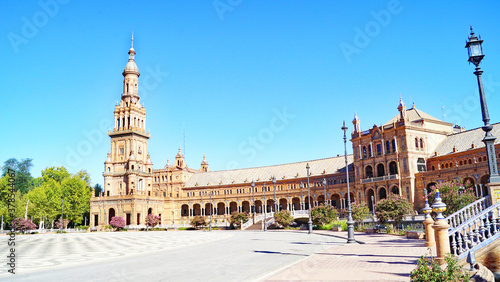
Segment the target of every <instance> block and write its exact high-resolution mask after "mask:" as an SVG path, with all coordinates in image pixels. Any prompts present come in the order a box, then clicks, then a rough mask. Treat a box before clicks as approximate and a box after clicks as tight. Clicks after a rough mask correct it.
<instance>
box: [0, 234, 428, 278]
mask: <svg viewBox="0 0 500 282" xmlns="http://www.w3.org/2000/svg"><path fill="white" fill-rule="evenodd" d="M345 235H346V234H344V233H343V232H339V233H337V232H331V231H315V233H314V234H312V235H310V234H307V231H298V230H297V231H268V232H262V231H212V232H206V231H168V232H100V233H78V234H62V235H60V234H44V235H24V236H16V258H17V260H16V275H12V274H10V273H7V268H6V267H3V268H2V269H1V274H0V279H1V280H4V281H7V280H9V281H12V280H17V281H259V280H330V281H335V280H341V281H344V280H359V281H367V280H392V281H408V280H409V278H408V275H409V272H410V271H411V269H413V268H414V266H415V262H416V259H417V258H418V257H419V256H420V255H421V254H424V253H425V252H426V249H425V248H424V247H423V245H424V242H423V241H422V240H408V239H406V238H401V237H398V236H392V235H366V234H361V233H359V234H358V233H357V234H356V236H357V239H358V240H359V241H360V242H361V241H362V243H364V244H353V245H347V244H345V242H346V240H345V239H344V238H342V237H344V236H345ZM0 251H1V252H4V253H7V244H4V245H3V246H2V247H1V248H0ZM4 260H5V259H4ZM4 265H5V264H4ZM349 272H350V274H349V275H348V273H349Z"/></svg>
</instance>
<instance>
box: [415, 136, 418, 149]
mask: <svg viewBox="0 0 500 282" xmlns="http://www.w3.org/2000/svg"><path fill="white" fill-rule="evenodd" d="M415 148H417V149H418V138H415Z"/></svg>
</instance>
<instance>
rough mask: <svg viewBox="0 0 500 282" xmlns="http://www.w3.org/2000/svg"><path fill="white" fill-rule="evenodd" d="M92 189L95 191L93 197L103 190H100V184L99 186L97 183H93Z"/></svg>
mask: <svg viewBox="0 0 500 282" xmlns="http://www.w3.org/2000/svg"><path fill="white" fill-rule="evenodd" d="M94 191H95V192H94V193H95V194H94V196H95V197H99V194H100V193H101V192H102V191H103V190H102V186H101V185H99V183H96V184H95V185H94Z"/></svg>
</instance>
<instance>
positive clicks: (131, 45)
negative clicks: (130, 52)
mask: <svg viewBox="0 0 500 282" xmlns="http://www.w3.org/2000/svg"><path fill="white" fill-rule="evenodd" d="M130 48H132V49H134V31H133V30H132V44H130Z"/></svg>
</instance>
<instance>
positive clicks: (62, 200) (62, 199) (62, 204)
mask: <svg viewBox="0 0 500 282" xmlns="http://www.w3.org/2000/svg"><path fill="white" fill-rule="evenodd" d="M63 207H64V198H63V197H61V222H60V223H61V224H60V226H59V229H60V232H61V234H62V228H63Z"/></svg>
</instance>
